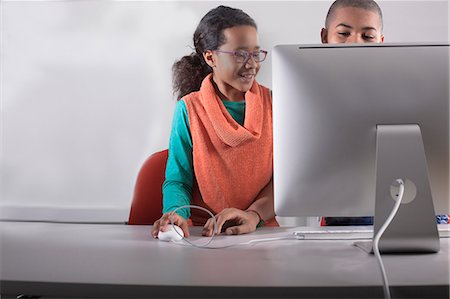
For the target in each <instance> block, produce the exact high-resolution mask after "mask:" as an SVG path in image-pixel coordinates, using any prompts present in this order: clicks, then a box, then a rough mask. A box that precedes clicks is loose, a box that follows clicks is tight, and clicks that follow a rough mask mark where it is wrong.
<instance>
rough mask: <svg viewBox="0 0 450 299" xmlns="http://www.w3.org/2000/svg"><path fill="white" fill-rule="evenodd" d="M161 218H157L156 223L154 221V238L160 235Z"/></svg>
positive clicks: (152, 232)
mask: <svg viewBox="0 0 450 299" xmlns="http://www.w3.org/2000/svg"><path fill="white" fill-rule="evenodd" d="M159 222H160V221H159V220H156V221H155V223H153V227H152V231H151V234H152V237H153V239H156V238H157V237H158V232H159Z"/></svg>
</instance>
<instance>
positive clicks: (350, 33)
mask: <svg viewBox="0 0 450 299" xmlns="http://www.w3.org/2000/svg"><path fill="white" fill-rule="evenodd" d="M320 35H321V39H322V43H324V44H328V43H329V44H336V43H383V42H384V35H383V14H382V12H381V9H380V7H379V6H378V4H377V3H376V2H375V1H373V0H336V1H335V2H333V4H332V5H331V6H330V9H329V10H328V14H327V17H326V20H325V28H322V31H321V32H320ZM436 220H437V223H440V224H442V223H448V215H438V216H436ZM321 224H322V225H373V217H324V218H322V222H321Z"/></svg>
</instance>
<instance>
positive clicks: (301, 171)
mask: <svg viewBox="0 0 450 299" xmlns="http://www.w3.org/2000/svg"><path fill="white" fill-rule="evenodd" d="M272 59H273V68H272V74H273V79H272V84H273V124H274V127H273V128H274V133H273V134H274V195H275V213H276V214H277V215H278V216H284V217H301V216H373V215H374V214H375V197H376V196H375V194H376V189H377V183H376V182H377V136H378V135H377V134H381V132H382V131H381V130H380V129H379V128H380V126H385V125H387V126H388V127H391V126H392V125H400V126H403V125H406V126H407V127H408V126H409V127H411V126H412V127H413V128H415V127H414V126H416V127H417V128H418V133H417V136H418V137H419V139H421V141H420V142H419V143H420V144H423V146H422V150H421V149H420V146H417V149H418V150H419V152H420V150H421V151H422V152H424V156H425V158H426V159H423V161H426V162H425V163H424V165H425V166H424V169H419V171H418V172H420V173H421V174H422V175H423V177H426V178H428V180H429V186H430V187H429V188H428V189H431V194H432V203H433V205H434V210H435V213H436V214H448V213H449V45H444V44H370V45H356V44H354V45H348V44H340V45H279V46H276V47H275V48H274V50H273V58H272ZM400 128H403V127H400ZM407 135H408V134H403V133H402V134H400V136H407ZM388 143H389V142H388ZM419 143H418V144H419ZM378 145H379V144H378ZM403 145H404V146H403V147H402V148H394V149H393V151H394V152H396V153H395V155H394V162H397V161H400V160H402V159H403V157H404V156H408V154H409V153H410V150H409V146H408V145H407V143H403ZM411 148H416V146H415V145H414V146H411ZM388 151H390V150H388ZM411 152H413V151H412V150H411ZM378 155H380V154H379V152H378ZM380 156H381V155H380ZM410 156H411V157H409V159H410V160H406V162H404V165H406V166H405V167H407V166H408V165H411V166H416V163H415V161H416V160H420V158H415V157H416V156H414V155H410ZM419 157H420V155H419ZM387 164H393V163H390V162H387ZM394 164H395V163H394ZM418 164H420V163H418ZM393 169H394V170H395V165H394V167H393ZM390 171H391V170H384V171H383V175H385V176H388V175H389V172H390ZM412 172H414V171H412V170H411V171H410V170H405V171H403V172H400V174H399V175H400V176H402V177H404V178H405V179H406V180H407V182H409V179H411V180H412V181H414V179H412V177H414V175H413V174H412ZM379 173H380V169H378V174H379ZM396 175H397V174H396ZM378 181H379V182H381V180H380V179H379V180H378ZM388 183H389V181H388ZM386 188H387V189H386V190H388V189H389V188H391V189H392V186H386ZM416 191H417V194H416V193H414V194H413V195H411V196H412V198H411V200H417V199H415V197H420V195H421V188H418V189H417V190H415V191H414V192H416ZM405 192H406V191H405ZM405 196H406V193H405ZM411 196H410V197H411Z"/></svg>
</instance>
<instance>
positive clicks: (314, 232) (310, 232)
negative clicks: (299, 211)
mask: <svg viewBox="0 0 450 299" xmlns="http://www.w3.org/2000/svg"><path fill="white" fill-rule="evenodd" d="M438 231H439V237H440V238H450V224H438ZM292 234H293V235H294V236H296V237H297V238H299V239H304V240H364V239H372V238H373V227H372V226H329V227H326V226H321V227H302V228H298V229H296V230H295V231H294V232H293V233H292Z"/></svg>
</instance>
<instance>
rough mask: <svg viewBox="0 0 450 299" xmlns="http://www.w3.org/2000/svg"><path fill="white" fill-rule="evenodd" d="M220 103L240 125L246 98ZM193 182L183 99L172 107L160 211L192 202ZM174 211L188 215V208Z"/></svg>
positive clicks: (190, 145)
mask: <svg viewBox="0 0 450 299" xmlns="http://www.w3.org/2000/svg"><path fill="white" fill-rule="evenodd" d="M222 102H223V104H224V106H225V108H226V109H227V111H228V113H229V114H230V115H231V117H232V118H233V119H234V120H235V121H236V122H237V123H238V124H240V125H241V126H242V125H243V124H244V118H245V101H239V102H231V101H222ZM193 182H194V168H193V162H192V137H191V131H190V127H189V119H188V113H187V109H186V104H185V102H184V100H180V101H178V102H177V104H176V106H175V112H174V115H173V121H172V131H171V133H170V140H169V157H168V159H167V166H166V179H165V181H164V184H163V213H168V212H171V211H173V210H175V209H176V208H178V207H181V206H183V205H189V204H190V203H191V198H192V186H193V184H194V183H193ZM177 214H179V215H180V216H182V217H183V218H185V219H188V218H189V217H190V215H191V214H190V210H189V209H182V210H178V211H177Z"/></svg>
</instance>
